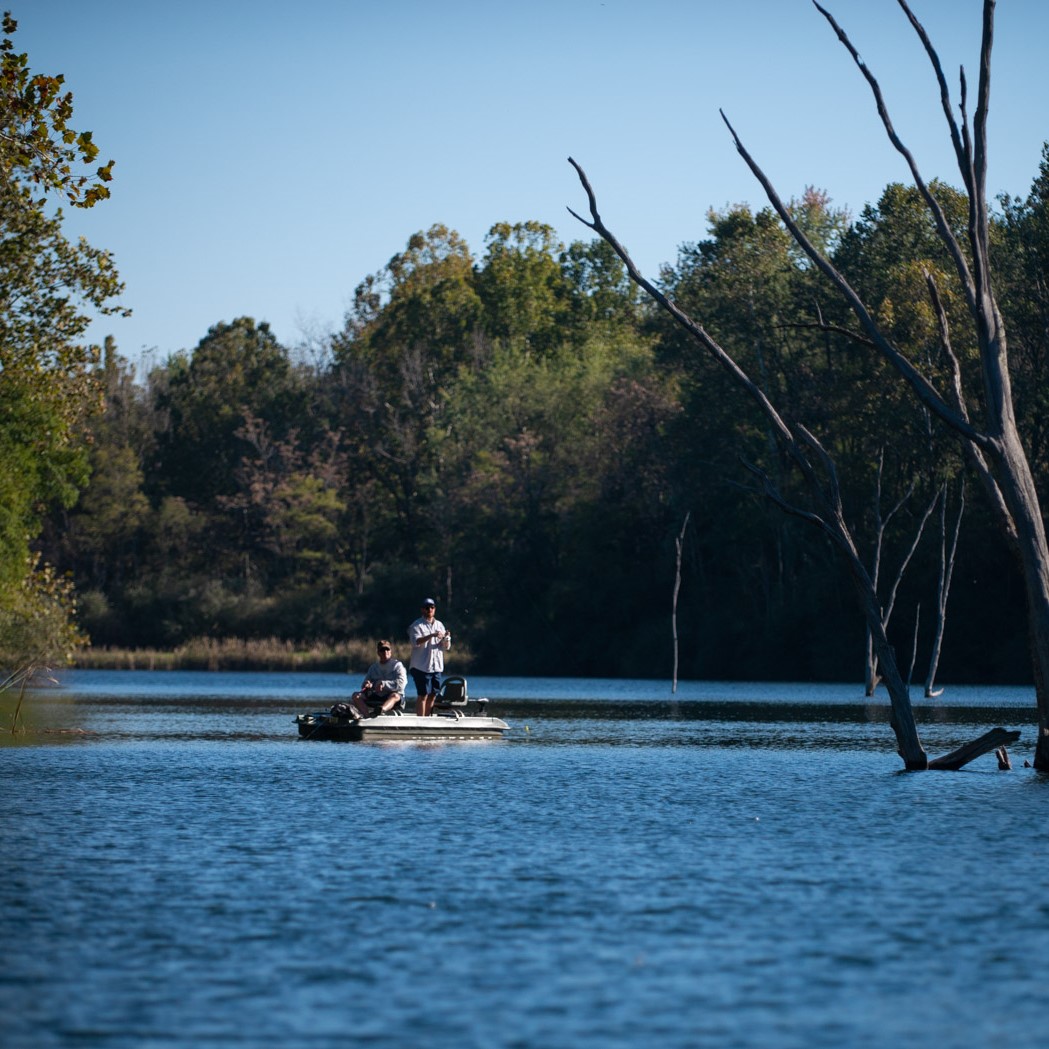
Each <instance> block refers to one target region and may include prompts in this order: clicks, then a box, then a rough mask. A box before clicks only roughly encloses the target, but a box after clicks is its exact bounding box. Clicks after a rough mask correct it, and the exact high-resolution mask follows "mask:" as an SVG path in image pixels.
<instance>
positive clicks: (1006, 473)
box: [722, 0, 1049, 771]
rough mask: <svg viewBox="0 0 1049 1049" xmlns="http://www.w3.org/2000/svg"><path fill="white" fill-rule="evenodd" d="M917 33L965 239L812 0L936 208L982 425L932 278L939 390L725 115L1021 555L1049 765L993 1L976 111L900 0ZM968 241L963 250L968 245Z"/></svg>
mask: <svg viewBox="0 0 1049 1049" xmlns="http://www.w3.org/2000/svg"><path fill="white" fill-rule="evenodd" d="M897 2H898V3H899V5H900V8H901V9H902V10H903V12H904V14H905V15H906V17H907V19H908V21H909V22H910V24H911V26H912V28H913V29H914V31H915V32H916V33H917V35H918V38H919V39H920V41H921V43H922V46H923V47H924V49H925V52H926V55H927V56H928V58H929V61H930V63H931V65H932V68H933V71H934V74H935V76H936V80H937V84H938V86H939V90H940V101H941V105H942V108H943V113H944V117H945V119H946V122H947V128H948V131H949V134H950V137H951V142H952V145H953V147H954V152H955V158H956V161H957V164H958V170H959V173H960V175H961V178H962V182H963V184H964V187H965V190H966V193H967V195H968V198H969V220H968V226H967V231H966V234H965V237H964V240H965V244H964V247H963V244H962V242H961V240H959V238H958V237H957V236H956V235H955V233H954V231H953V230H952V229H951V227H950V225H949V223H948V221H947V217H946V215H945V214H944V212H943V209H942V208H941V207H940V205H939V203H938V202H937V201H936V199H935V197H934V195H933V194H932V192H931V191H930V189H929V185H928V183H927V182H926V181H925V179H924V178H923V177H922V174H921V172H920V171H919V169H918V165H917V162H916V161H915V159H914V156H913V154H912V153H911V151H910V150H909V149H908V148H907V146H906V145H905V144H904V143H903V141H902V140H901V139H900V137H899V135H898V134H897V132H896V129H895V128H894V126H893V123H892V120H891V118H890V116H889V113H888V109H887V107H886V105H885V100H884V97H883V95H882V91H881V87H880V85H879V84H878V81H877V79H876V78H875V77H874V75H873V73H871V71H870V70H869V69H868V68H867V66H866V64H865V63H864V61H863V59H862V58H861V57H860V54H859V52H858V51H857V49H856V48H855V47H854V46H853V44H852V41H851V40H850V39H849V37H848V36H847V34H846V33H845V32H844V30H843V29H842V28H841V27H840V26H839V25H838V23H837V22H836V21H835V20H834V18H833V17H832V16H831V15H830V14H829V13H828V12H827V11H826V10H825V9H824V8H823V7H821V6H820V4H819V3H815V0H814V4H815V7H816V8H817V10H818V11H819V12H820V13H821V14H822V15H823V17H824V18H825V19H826V20H827V22H828V23H829V24H830V26H831V27H832V28H833V29H834V32H835V33H836V34H837V37H838V39H839V40H840V41H841V43H842V44H843V45H844V46H845V48H846V49H847V50H848V52H849V54H850V55H851V56H852V59H853V61H854V62H855V64H856V66H857V68H858V69H859V70H860V72H861V73H862V74H863V76H864V78H865V79H866V80H867V83H868V85H869V86H870V88H871V91H872V92H873V95H874V100H875V103H876V106H877V111H878V115H879V117H880V119H881V122H882V126H883V127H884V129H885V132H886V134H887V136H888V138H889V140H890V142H891V143H892V145H893V146H894V148H895V149H896V150H897V152H898V153H900V155H901V156H902V157H903V158H904V160H905V161H906V163H907V166H908V168H909V170H910V173H911V177H912V178H913V179H914V183H915V185H916V187H917V188H918V191H919V192H920V194H921V196H922V198H923V200H924V201H925V204H926V207H927V208H928V209H929V213H930V215H931V216H932V218H933V220H934V222H935V225H936V229H937V232H938V234H939V237H940V240H941V242H942V243H943V245H944V246H945V247H946V249H947V251H948V252H949V254H950V257H951V259H952V261H953V264H954V268H955V270H956V272H957V275H958V278H959V280H960V282H961V285H962V289H963V293H964V298H965V302H966V305H967V307H968V314H969V317H970V320H971V323H972V329H973V334H974V335H975V341H976V344H977V346H978V349H979V360H980V386H981V389H982V393H983V398H982V409H983V420H982V426H977V425H976V424H975V423H974V422H973V421H972V420H971V418H970V413H969V410H968V404H967V398H966V393H965V386H964V384H963V380H962V368H961V363H960V361H959V359H958V356H957V354H956V353H955V352H954V350H953V347H952V344H951V336H950V331H949V329H948V326H947V314H946V311H945V309H944V308H943V305H942V302H941V300H940V295H939V291H938V289H937V287H936V282H935V280H934V279H933V277H932V276H931V275H928V276H927V284H928V290H929V296H930V300H931V302H932V304H933V308H934V310H935V312H936V316H937V318H938V321H939V327H940V342H941V347H942V350H943V353H944V356H945V359H946V360H947V361H948V362H949V366H950V371H951V380H952V381H951V389H950V390H949V391H947V392H941V391H940V390H939V389H937V387H936V385H935V383H934V382H933V381H932V380H931V379H930V378H929V377H928V376H927V375H926V374H925V373H924V372H923V371H922V370H921V369H920V368H919V367H918V366H917V365H916V364H915V363H914V361H912V360H911V359H910V357H908V355H907V354H906V353H905V352H904V351H903V350H901V349H900V347H898V346H896V345H895V344H894V343H893V342H892V340H891V339H889V338H888V337H887V336H886V335H885V334H884V333H883V332H882V331H881V329H880V327H879V325H878V322H877V320H876V319H875V317H874V315H873V313H872V311H871V310H870V309H869V308H868V307H867V305H866V303H865V302H864V301H863V299H862V297H861V296H860V295H859V293H858V292H857V291H856V290H855V289H854V288H853V287H852V286H851V285H850V284H849V282H848V281H847V280H846V279H845V277H844V276H843V275H842V274H841V273H840V272H839V271H838V269H837V268H836V267H835V266H834V264H833V263H832V262H831V261H830V260H829V259H828V258H827V257H826V256H825V255H824V254H823V253H822V252H821V251H820V250H819V249H818V248H817V247H816V246H815V245H813V243H812V242H811V241H810V240H809V238H808V237H807V236H806V235H805V233H804V232H803V231H802V230H801V228H800V227H799V226H798V224H797V223H796V222H795V221H794V219H793V218H792V217H791V215H790V213H789V211H788V209H787V207H786V206H785V205H784V203H783V202H782V200H781V199H780V197H779V195H778V194H777V193H776V190H775V188H774V187H773V186H772V183H771V182H770V181H769V179H768V178H767V177H766V175H765V173H764V172H763V171H762V169H761V168H760V167H759V166H758V164H757V163H756V162H755V161H754V159H753V157H752V156H751V155H750V153H749V152H748V151H747V150H746V148H745V147H744V146H743V143H742V141H741V140H740V138H739V136H738V135H737V134H736V131H735V129H734V128H733V127H732V125H731V124H730V123H729V121H728V119H727V118H726V117H725V115H724V113H722V119H723V120H725V124H726V126H727V127H728V129H729V132H730V133H731V135H732V138H733V141H734V142H735V145H736V149H737V151H738V152H739V154H740V156H742V157H743V159H744V161H745V162H746V164H747V166H748V167H749V168H750V170H751V172H752V173H753V174H754V176H755V178H757V180H758V181H759V182H760V183H761V186H762V188H763V189H764V190H765V194H766V196H767V197H768V199H769V202H770V203H771V204H772V206H773V207H774V208H775V210H776V212H777V213H778V214H779V216H780V218H781V219H782V221H783V223H784V224H785V225H786V227H787V229H788V230H789V231H790V233H791V235H792V236H793V238H794V240H795V241H796V242H797V244H798V245H799V247H801V249H802V250H803V251H804V252H805V254H806V255H807V256H808V257H809V258H810V259H811V260H812V262H813V263H814V264H815V266H816V267H817V268H818V269H819V270H820V272H821V273H823V275H824V276H825V277H826V278H827V279H828V280H829V281H830V282H831V284H832V285H833V286H834V287H835V288H836V289H837V291H838V292H839V294H840V295H841V296H842V297H843V298H844V300H845V301H846V302H847V303H848V305H849V307H850V308H851V310H852V312H853V313H854V314H855V316H856V318H857V320H858V322H859V325H860V328H861V330H862V332H863V333H864V335H865V336H866V338H867V339H868V340H869V342H870V343H871V344H872V345H873V347H874V349H875V350H876V351H877V352H878V353H879V354H881V356H882V357H883V358H884V359H885V360H886V361H887V362H888V363H889V364H891V365H892V367H893V368H894V369H895V370H896V371H897V372H898V373H899V375H900V376H901V377H902V378H903V379H904V381H905V382H906V383H908V385H909V386H910V387H911V389H912V391H913V392H914V394H915V396H916V397H917V398H918V399H919V400H920V402H921V403H922V404H923V405H925V407H926V408H928V409H929V411H930V412H931V413H932V414H933V416H934V417H935V418H937V419H939V420H940V422H941V423H942V424H943V425H945V426H946V427H947V428H948V429H949V430H950V431H951V432H953V433H954V434H955V436H956V437H957V438H958V439H959V440H960V441H961V442H962V446H963V448H964V450H965V452H966V457H967V459H968V460H969V462H970V464H971V465H972V466H973V468H974V469H975V472H976V474H977V476H978V477H979V479H980V481H981V483H982V485H983V487H984V490H985V492H986V493H987V496H988V498H989V500H990V503H991V505H992V507H993V509H994V511H995V513H996V515H997V518H998V521H999V526H1000V528H1001V530H1002V532H1003V534H1004V535H1005V536H1006V537H1007V539H1008V540H1009V542H1010V544H1011V546H1012V547H1013V549H1014V551H1015V552H1016V555H1017V557H1018V560H1019V563H1020V566H1021V570H1022V573H1023V580H1024V587H1025V591H1026V596H1027V609H1028V619H1029V633H1030V640H1031V656H1032V669H1033V673H1034V681H1035V694H1036V699H1037V705H1038V738H1037V742H1036V745H1035V758H1034V767H1035V768H1036V769H1040V770H1042V771H1049V544H1047V541H1046V533H1045V524H1044V521H1043V519H1042V511H1041V507H1040V505H1039V500H1038V493H1037V490H1036V488H1035V483H1034V477H1033V474H1032V471H1031V466H1030V463H1029V461H1028V459H1027V454H1026V452H1025V450H1024V446H1023V441H1022V440H1021V437H1020V433H1019V430H1018V427H1017V423H1016V414H1015V411H1014V406H1013V396H1012V387H1011V383H1010V378H1009V356H1008V348H1007V340H1006V331H1005V324H1004V322H1003V320H1002V316H1001V312H1000V310H999V308H998V303H997V300H996V298H995V293H994V287H993V280H992V272H991V262H990V223H989V216H988V208H987V113H988V105H989V101H990V88H991V52H992V49H993V42H994V9H995V0H984V4H983V32H982V39H981V44H980V76H979V82H978V87H977V100H976V111H975V113H974V116H973V120H972V124H971V125H970V123H969V116H968V110H967V106H968V88H967V82H966V77H965V71H964V69H962V70H960V74H959V84H960V100H959V112H960V122H959V121H958V120H956V119H955V116H954V112H953V109H952V105H951V98H950V91H949V89H948V86H947V80H946V77H945V76H944V73H943V68H942V66H941V63H940V58H939V55H938V54H937V52H936V50H935V48H933V46H932V42H931V41H930V39H929V36H928V33H927V32H926V31H925V28H924V27H923V26H922V24H921V23H920V22H919V21H918V19H917V18H916V17H915V16H914V14H913V13H912V12H911V9H910V7H909V6H908V5H907V3H906V0H897ZM966 249H967V250H966Z"/></svg>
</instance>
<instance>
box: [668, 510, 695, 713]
mask: <svg viewBox="0 0 1049 1049" xmlns="http://www.w3.org/2000/svg"><path fill="white" fill-rule="evenodd" d="M691 516H692V511H691V510H689V511H688V512H687V513H686V514H685V521H684V524H682V526H681V533H680V534H679V535H678V537H677V538H676V539H675V540H674V546H675V547H676V548H677V564H676V569H675V571H674V598H673V601H672V602H671V608H670V629H671V632H672V633H673V635H674V676H673V678H672V680H671V682H670V691H671V693H676V692H677V595H678V591H679V590H680V589H681V549H682V546H683V545H684V542H685V529H686V528H688V519H689V518H690V517H691Z"/></svg>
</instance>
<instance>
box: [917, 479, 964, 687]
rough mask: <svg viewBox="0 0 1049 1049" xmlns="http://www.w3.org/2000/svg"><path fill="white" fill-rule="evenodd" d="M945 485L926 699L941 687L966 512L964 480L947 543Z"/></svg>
mask: <svg viewBox="0 0 1049 1049" xmlns="http://www.w3.org/2000/svg"><path fill="white" fill-rule="evenodd" d="M947 491H948V489H947V485H946V484H945V485H944V486H943V502H942V503H941V504H940V580H939V586H938V587H937V593H936V628H935V630H934V631H933V638H932V651H931V653H930V654H929V670H928V673H927V674H926V675H925V698H926V699H932V697H933V696H939V695H941V694H942V693H943V689H942V688H941V689H939V690H937V689H936V671H937V670H938V669H939V666H940V649H941V647H942V646H943V631H944V627H945V626H946V625H947V597H948V595H949V594H950V592H951V577H952V576H953V575H954V558H955V554H957V552H958V536H959V534H960V533H961V530H962V516H963V515H964V514H965V481H964V480H963V481H962V484H961V488H960V491H959V492H958V516H957V517H956V518H955V521H954V532H953V534H952V535H951V543H950V547H948V545H947Z"/></svg>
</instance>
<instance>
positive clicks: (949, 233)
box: [813, 0, 976, 310]
mask: <svg viewBox="0 0 1049 1049" xmlns="http://www.w3.org/2000/svg"><path fill="white" fill-rule="evenodd" d="M813 4H814V5H815V7H816V10H817V11H819V13H820V14H821V15H823V17H824V18H825V19H826V20H827V21H828V22H829V23H830V26H831V28H832V29H833V30H834V32H835V33H836V34H837V37H838V39H839V40H840V41H841V42H842V44H844V46H845V49H846V50H847V51H848V52H849V54H850V55H852V60H853V62H855V63H856V67H857V68H858V69H859V71H860V72H861V73H862V74H863V77H864V79H865V80H866V81H867V83H868V84H869V85H870V89H871V91H872V92H873V94H874V101H875V104H876V106H877V109H878V116H879V117H881V122H882V126H883V127H884V128H885V133H886V134H887V135H888V136H889V141H890V142H891V143H892V144H893V146H894V147H895V149H896V152H897V153H899V154H900V156H902V157H903V159H904V160H905V161H906V162H907V167H908V168H910V171H911V177H912V178H913V179H914V184H915V185H916V186H917V187H918V191H919V192H920V193H921V195H922V198H923V199H924V200H925V203H926V205H927V207H928V208H929V210H930V211H931V212H932V216H933V219H934V220H935V222H936V228H937V229H938V230H939V232H940V237H941V238H942V239H943V242H944V245H945V246H946V247H947V250H948V251H949V252H950V253H951V258H953V259H954V264H955V267H956V268H957V270H958V276H959V277H960V278H961V281H962V286H963V287H964V288H965V295H966V298H967V299H968V301H969V308H970V309H972V310H975V309H976V284H975V281H974V280H973V277H972V274H971V273H970V272H969V264H968V262H967V261H966V259H965V253H964V252H963V251H962V246H961V245H960V244H959V243H958V238H957V237H955V235H954V231H953V230H952V229H951V227H950V224H949V223H948V221H947V216H946V215H945V214H944V213H943V208H941V207H940V204H939V201H937V199H936V198H935V197H934V196H933V195H932V193H931V192H930V191H929V187H928V186H927V185H926V183H925V179H923V178H922V174H921V172H920V171H919V170H918V162H917V161H916V160H915V159H914V154H913V153H911V151H910V150H909V149H908V148H907V146H906V145H904V142H903V140H902V139H901V138H900V136H899V135H898V134H897V133H896V128H895V127H894V126H893V123H892V119H891V118H890V116H889V110H888V107H887V106H886V105H885V98H884V96H883V95H882V91H881V85H880V84H879V83H878V81H877V79H876V78H875V76H874V74H873V73H872V72H871V71H870V70H869V69H868V68H867V65H866V63H865V62H864V61H863V59H862V58H861V57H860V53H859V51H857V50H856V48H855V46H854V45H853V43H852V41H851V40H850V39H849V37H848V35H847V34H846V32H845V30H844V29H842V28H841V26H839V25H838V23H837V22H836V21H835V20H834V16H833V15H831V13H830V12H829V11H827V10H826V8H824V7H821V6H820V5H819V3H817V2H816V0H813ZM909 17H911V20H912V23H913V22H914V21H916V20H915V19H914V18H913V16H909ZM934 53H935V52H934ZM962 174H963V176H964V175H965V171H964V170H963V172H962Z"/></svg>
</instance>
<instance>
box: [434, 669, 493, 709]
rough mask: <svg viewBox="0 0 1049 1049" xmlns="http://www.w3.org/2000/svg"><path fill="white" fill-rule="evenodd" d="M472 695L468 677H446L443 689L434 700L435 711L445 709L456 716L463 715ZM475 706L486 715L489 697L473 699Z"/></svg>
mask: <svg viewBox="0 0 1049 1049" xmlns="http://www.w3.org/2000/svg"><path fill="white" fill-rule="evenodd" d="M470 702H471V700H470V696H469V694H468V691H467V686H466V678H464V677H454V676H453V677H446V678H445V679H444V684H442V685H441V690H440V691H439V692H438V693H437V696H436V698H435V699H434V702H433V708H434V710H435V711H441V710H443V711H445V712H446V713H450V714H453V715H455V717H459V718H461V717H463V716H464V711H465V708H466V706H467V704H468V703H470ZM472 702H473V704H474V706H475V707H476V708H477V713H479V714H481V715H482V716H484V715H486V713H487V711H486V707H487V705H488V700H487V699H475V700H473V701H472Z"/></svg>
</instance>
